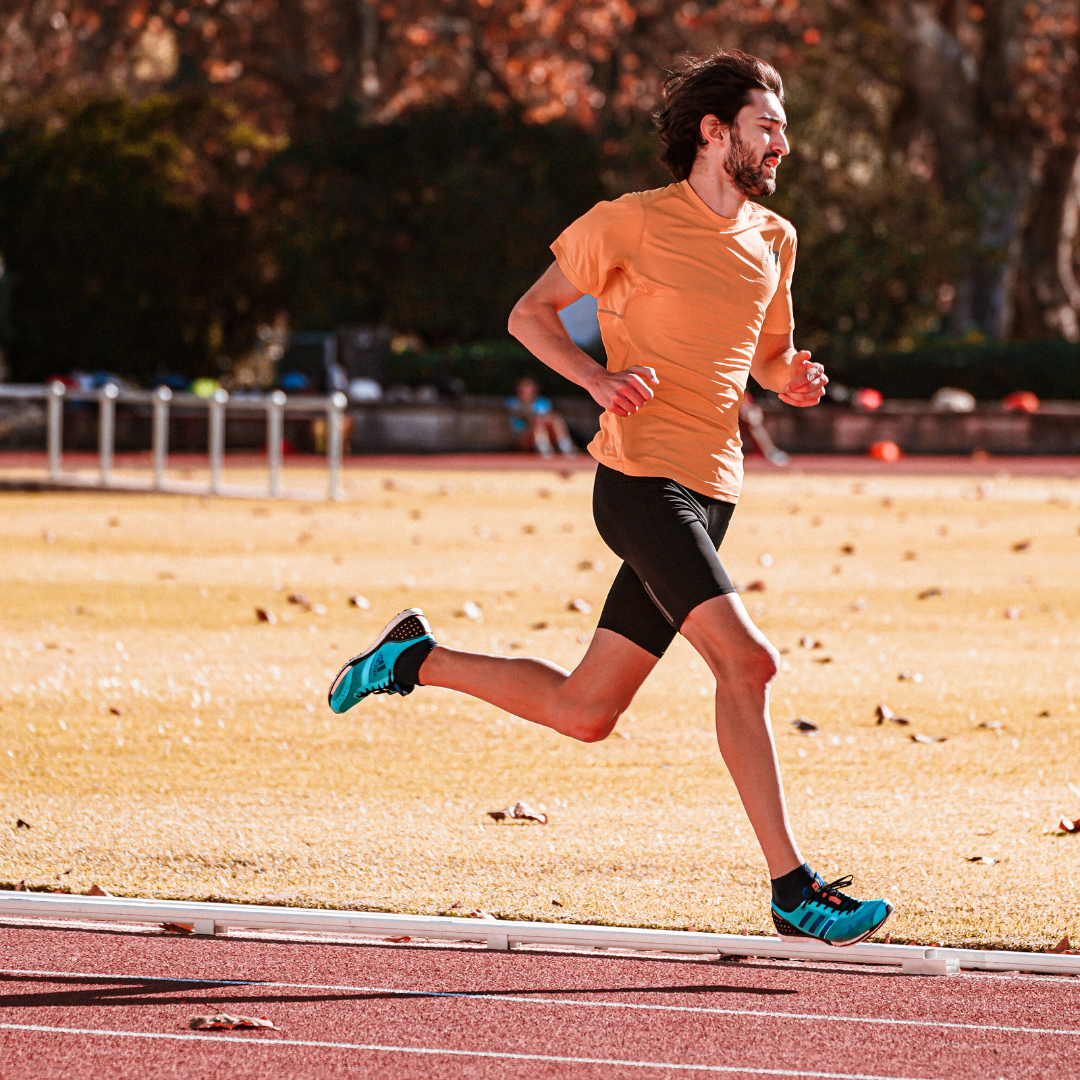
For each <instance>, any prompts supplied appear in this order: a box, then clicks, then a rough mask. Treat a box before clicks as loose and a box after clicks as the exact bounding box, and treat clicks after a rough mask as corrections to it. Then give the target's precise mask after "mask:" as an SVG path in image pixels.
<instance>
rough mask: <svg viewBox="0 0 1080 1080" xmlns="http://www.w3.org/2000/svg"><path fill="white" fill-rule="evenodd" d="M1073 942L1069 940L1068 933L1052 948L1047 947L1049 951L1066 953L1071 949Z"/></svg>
mask: <svg viewBox="0 0 1080 1080" xmlns="http://www.w3.org/2000/svg"><path fill="white" fill-rule="evenodd" d="M1071 944H1072V942H1071V941H1070V940H1069V935H1068V934H1066V935H1065V936H1064V937H1063V938H1062V939H1061V940H1060V941H1059V942H1058V943H1057V944H1056V945H1055V946H1054V947H1053V948H1052V949H1047V950H1046V951H1047V952H1048V953H1065V952H1068V951H1069V946H1070V945H1071Z"/></svg>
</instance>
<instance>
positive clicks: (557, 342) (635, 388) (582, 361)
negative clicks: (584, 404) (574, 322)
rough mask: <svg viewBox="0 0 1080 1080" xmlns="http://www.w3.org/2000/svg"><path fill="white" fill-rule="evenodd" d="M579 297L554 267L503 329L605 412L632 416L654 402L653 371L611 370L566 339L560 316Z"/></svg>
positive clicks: (524, 300)
mask: <svg viewBox="0 0 1080 1080" xmlns="http://www.w3.org/2000/svg"><path fill="white" fill-rule="evenodd" d="M583 295H584V294H583V293H580V292H578V290H577V289H576V288H574V286H573V285H572V284H571V283H570V281H569V279H568V278H567V277H566V275H565V274H564V273H563V272H562V270H561V269H560V267H559V264H558V263H557V262H555V263H552V264H551V266H549V267H548V268H547V270H545V271H544V273H543V274H542V275H541V276H540V278H539V279H538V280H537V282H536V283H535V284H534V285H533V286H532V288H531V289H529V291H528V292H527V293H526V294H525V295H524V296H523V297H522V298H521V299H520V300H519V301H518V302H517V303H516V304H515V305H514V310H513V311H511V312H510V322H509V324H508V326H507V329H508V330H509V331H510V333H511V334H513V336H514V337H516V338H517V339H518V341H520V342H521V344H522V345H524V346H525V348H526V349H528V350H529V352H531V353H532V354H533V356H535V357H537V358H538V359H539V360H541V361H543V363H545V364H547V366H548V367H549V368H551V369H552V370H554V371H557V372H558V373H559V374H560V375H562V376H564V377H565V378H567V379H569V380H570V381H571V382H573V383H577V385H578V386H581V387H584V389H586V390H588V392H589V393H590V394H591V395H592V397H593V398H594V400H595V401H596V402H597V404H599V405H602V406H603V407H604V408H605V409H607V411H608V412H613V413H615V414H616V415H617V416H633V415H634V413H636V412H637V411H638V409H640V408H641V407H642V405H644V404H645V402H647V401H649V400H650V399H651V398H652V396H653V392H652V390H650V389H649V385H648V384H649V383H652V385H653V386H655V385H657V378H656V372H655V371H653V369H652V368H648V367H631V368H627V369H626V370H625V371H618V372H610V371H608V370H607V369H606V368H604V367H602V366H601V365H600V364H598V363H597V362H596V361H595V360H594V359H593V358H592V357H591V356H589V355H588V353H586V352H583V351H582V350H581V349H579V348H578V347H577V346H576V345H575V344H574V343H573V341H571V340H570V335H569V334H568V333H567V332H566V327H565V326H563V324H562V320H561V319H560V318H559V312H560V311H561V310H562V309H563V308H564V307H568V306H569V305H570V304H572V303H573V302H574V301H575V300H578V299H580V298H581V297H582V296H583Z"/></svg>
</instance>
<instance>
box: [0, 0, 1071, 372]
mask: <svg viewBox="0 0 1080 1080" xmlns="http://www.w3.org/2000/svg"><path fill="white" fill-rule="evenodd" d="M1078 33H1080V0H1027V2H1024V3H1021V2H1019V0H997V2H990V0H980V2H970V3H965V2H964V0H949V2H945V0H720V3H718V4H709V3H698V2H696V0H679V2H674V0H543V2H541V0H384V2H383V0H306V2H305V3H304V4H302V5H301V4H298V3H296V2H295V0H198V2H177V0H153V2H151V0H110V2H104V0H92V2H86V0H41V2H40V3H37V4H35V5H32V6H31V5H26V4H23V3H16V2H14V0H2V2H0V109H2V110H3V116H2V118H3V129H2V131H0V255H2V256H3V258H4V260H5V264H4V265H5V267H6V275H5V278H4V279H0V280H5V281H6V283H7V284H6V286H5V288H6V293H7V295H9V296H10V315H9V319H8V322H7V325H6V329H5V328H3V327H0V330H2V331H4V332H6V334H7V337H8V340H6V341H5V342H4V343H3V344H4V347H5V351H7V352H8V354H9V363H10V366H11V367H12V368H13V372H14V377H16V378H38V377H41V375H42V374H43V373H44V372H46V371H56V370H68V369H70V368H72V367H77V366H78V367H84V368H85V367H95V366H107V367H110V368H112V369H113V370H118V371H121V372H122V373H129V374H131V375H133V376H135V377H139V378H146V377H147V376H148V375H149V374H151V373H152V370H153V369H156V368H170V369H173V370H178V371H183V372H184V373H187V374H196V373H204V372H207V373H208V372H217V371H227V370H229V369H230V367H232V366H233V365H235V364H236V363H237V362H238V361H240V360H241V359H242V357H243V356H244V354H245V353H246V352H247V351H248V350H249V349H250V347H251V343H252V341H253V340H254V336H255V332H256V328H257V326H258V325H259V324H260V323H264V322H268V321H270V319H271V317H272V316H273V315H274V314H275V313H277V312H280V311H284V312H286V313H287V315H288V318H289V319H290V321H291V323H292V325H293V326H294V327H296V328H304V329H332V328H334V327H336V326H338V325H342V324H350V323H351V324H356V323H368V324H384V325H389V326H392V327H393V328H395V329H396V330H398V331H400V332H403V333H413V334H417V335H419V336H420V337H421V338H422V339H424V340H425V341H426V342H427V343H428V344H431V345H433V346H438V347H450V346H454V345H469V344H471V343H475V342H479V341H485V340H497V339H500V338H504V337H505V331H504V326H505V317H506V314H507V312H508V311H509V308H510V306H511V304H512V303H513V301H514V299H515V298H516V296H517V295H518V294H519V293H520V291H521V290H522V289H523V288H524V287H525V286H526V285H527V284H528V282H529V281H530V280H531V279H532V278H533V277H535V276H536V275H537V274H538V273H539V272H540V271H541V270H542V269H543V268H544V266H545V265H546V264H547V262H548V261H549V259H550V253H549V252H548V250H547V245H548V244H549V243H550V241H551V240H552V239H553V238H554V237H555V235H557V233H558V232H559V231H560V230H561V229H562V228H563V227H564V226H565V225H566V224H568V223H569V221H570V220H572V219H573V218H574V217H575V216H576V215H577V214H579V213H581V212H582V211H583V210H584V209H586V208H587V207H588V206H589V205H591V203H592V202H594V201H595V200H596V199H598V198H603V197H613V196H617V195H618V194H620V193H622V192H623V191H627V190H631V189H637V188H642V187H653V186H658V185H660V184H664V183H667V182H668V177H667V176H666V174H665V173H664V171H663V170H662V169H661V168H660V166H659V165H658V164H657V161H656V156H655V146H654V140H653V138H652V135H651V121H650V119H649V115H650V112H651V111H652V110H653V109H654V108H655V107H656V104H657V101H658V91H659V87H660V85H661V83H662V80H663V75H664V70H665V68H668V67H670V66H671V65H673V64H674V63H675V62H677V60H678V58H679V57H680V56H681V55H685V54H687V53H703V52H707V51H710V50H712V49H715V48H717V47H726V48H730V47H740V48H744V49H747V50H749V51H751V52H756V53H758V54H760V55H762V56H765V57H766V58H768V59H770V60H772V61H773V62H774V63H776V64H777V66H778V67H779V68H780V69H781V71H782V72H783V74H784V76H785V81H786V85H787V94H788V109H789V116H790V120H791V137H792V144H793V153H792V155H791V158H790V159H789V160H788V161H787V162H785V163H784V165H783V167H782V170H781V184H780V190H779V191H778V193H777V195H776V196H775V197H774V199H773V201H772V205H773V206H774V207H775V208H776V209H777V210H778V211H779V212H781V213H783V214H785V215H786V216H788V217H790V218H791V219H792V220H793V221H794V222H795V224H796V225H797V227H798V228H799V233H800V255H799V263H798V269H797V273H796V307H797V318H798V324H799V331H798V333H799V335H800V341H801V342H803V343H805V344H807V345H808V346H809V347H811V348H813V349H815V351H816V352H817V353H818V355H821V356H823V357H824V358H826V359H827V360H831V361H832V362H834V363H836V364H840V365H848V366H849V367H850V366H851V365H853V364H857V363H858V362H859V361H860V360H865V359H867V358H869V357H871V356H880V354H881V353H883V352H886V353H888V352H892V351H897V350H901V351H902V350H912V349H916V348H920V347H923V346H928V345H933V346H934V347H935V348H936V349H939V350H940V348H941V347H942V343H943V342H945V341H948V340H956V341H963V342H966V344H967V346H968V347H969V348H970V347H973V346H977V345H979V344H980V343H983V342H994V341H998V340H1001V341H1005V340H1009V339H1015V340H1028V339H1033V338H1050V339H1053V338H1057V339H1065V340H1067V341H1074V342H1075V341H1077V340H1078V339H1080V326H1078V313H1080V285H1078V283H1077V277H1076V272H1075V264H1076V260H1077V251H1076V242H1075V241H1076V236H1075V234H1076V225H1077V205H1078V203H1077V182H1076V177H1077V160H1078V146H1080V142H1078V139H1080V130H1078V128H1080V110H1078V105H1080V96H1078V95H1080V63H1078V59H1077V35H1078Z"/></svg>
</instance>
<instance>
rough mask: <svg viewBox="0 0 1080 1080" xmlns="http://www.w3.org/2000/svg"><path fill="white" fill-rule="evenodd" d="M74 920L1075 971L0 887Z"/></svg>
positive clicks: (1060, 971)
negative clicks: (30, 891)
mask: <svg viewBox="0 0 1080 1080" xmlns="http://www.w3.org/2000/svg"><path fill="white" fill-rule="evenodd" d="M3 918H13V919H46V920H49V921H56V920H59V921H63V920H75V921H78V922H109V923H125V924H138V925H148V924H149V925H160V924H162V923H181V924H188V925H191V926H193V927H194V932H195V933H196V934H203V935H214V934H222V933H225V932H226V931H227V930H229V929H230V928H236V929H245V930H262V931H278V932H286V933H314V934H330V935H333V936H336V937H352V936H356V937H359V938H376V939H386V938H394V937H399V938H400V937H405V936H408V937H410V938H419V939H426V940H435V941H454V942H463V941H469V942H479V943H481V944H484V945H485V946H486V947H487V948H489V949H496V950H507V949H513V948H515V947H517V946H520V945H540V946H547V947H550V948H557V949H566V948H577V949H600V950H606V949H626V950H636V951H643V952H661V953H697V954H705V955H708V954H712V955H714V956H717V955H719V956H757V957H763V958H768V959H776V960H816V961H821V962H826V963H834V964H835V963H848V964H879V965H888V966H892V967H899V968H901V969H902V970H903V971H904V972H905V973H906V974H911V975H952V974H956V973H957V972H958V971H960V970H966V971H1009V972H1032V973H1039V974H1044V975H1080V956H1069V955H1066V954H1061V953H1024V952H995V951H989V950H976V949H945V948H924V947H923V946H920V945H870V944H862V945H851V946H849V947H847V948H843V949H837V948H833V947H831V946H828V945H821V944H818V943H816V942H808V943H805V944H804V943H792V942H786V941H782V940H781V939H780V938H778V937H764V936H763V937H746V936H741V935H737V934H710V933H704V932H701V931H693V930H691V931H681V930H641V929H636V928H633V927H621V926H577V925H573V924H566V923H540V922H509V921H490V920H487V919H467V918H452V917H446V916H434V915H393V914H389V915H388V914H382V913H380V912H369V911H333V910H320V909H310V908H286V907H263V906H260V905H256V904H209V903H198V902H195V901H188V900H138V899H124V898H119V897H113V896H108V897H95V896H66V895H56V894H47V893H46V894H42V893H12V892H7V893H2V894H0V919H3Z"/></svg>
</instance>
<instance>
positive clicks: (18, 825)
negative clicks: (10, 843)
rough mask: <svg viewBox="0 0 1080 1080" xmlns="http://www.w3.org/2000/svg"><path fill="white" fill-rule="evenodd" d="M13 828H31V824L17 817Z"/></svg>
mask: <svg viewBox="0 0 1080 1080" xmlns="http://www.w3.org/2000/svg"><path fill="white" fill-rule="evenodd" d="M15 828H16V829H31V828H33V826H32V825H31V824H30V822H29V821H23V819H22V818H19V819H18V820H17V821H16V822H15Z"/></svg>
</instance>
